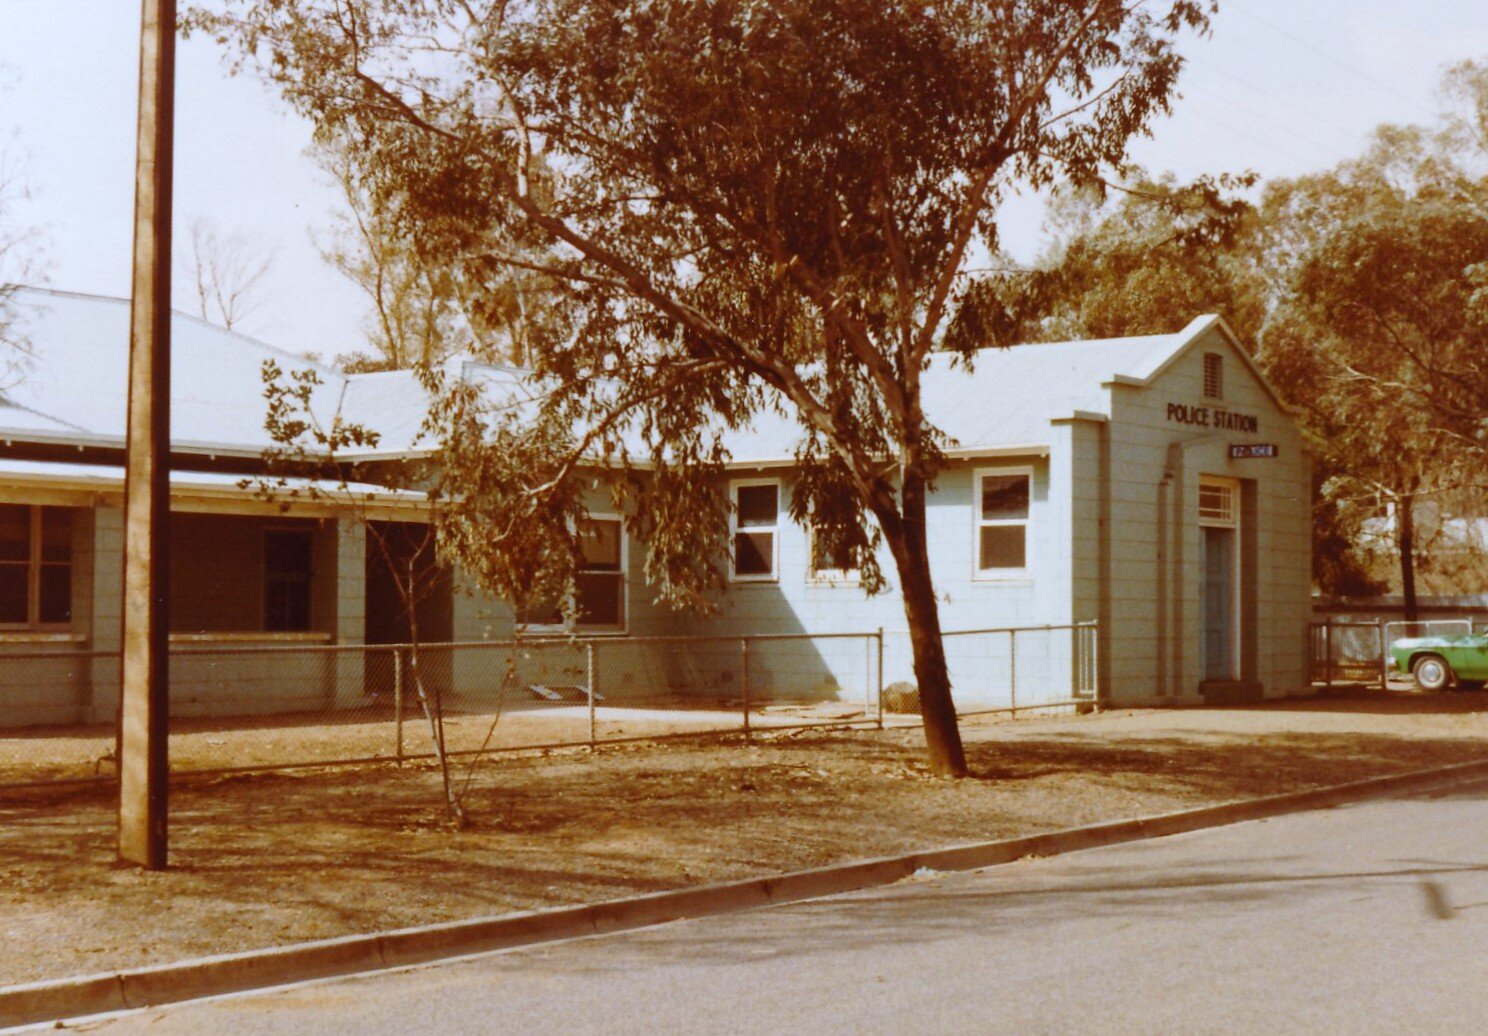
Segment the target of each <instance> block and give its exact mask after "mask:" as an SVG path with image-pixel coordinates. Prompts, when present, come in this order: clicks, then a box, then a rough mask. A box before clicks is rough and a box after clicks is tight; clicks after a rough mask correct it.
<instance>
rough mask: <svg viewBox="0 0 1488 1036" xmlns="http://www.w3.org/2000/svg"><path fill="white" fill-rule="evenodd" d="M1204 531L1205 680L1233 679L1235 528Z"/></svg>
mask: <svg viewBox="0 0 1488 1036" xmlns="http://www.w3.org/2000/svg"><path fill="white" fill-rule="evenodd" d="M1203 533H1204V679H1205V680H1233V679H1235V678H1236V675H1237V674H1236V672H1235V530H1234V529H1221V528H1214V527H1209V526H1206V527H1205V528H1204V529H1203Z"/></svg>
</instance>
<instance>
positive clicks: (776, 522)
mask: <svg viewBox="0 0 1488 1036" xmlns="http://www.w3.org/2000/svg"><path fill="white" fill-rule="evenodd" d="M729 554H730V555H731V558H730V574H731V576H732V577H733V579H734V581H735V582H740V583H764V582H774V581H775V580H777V579H779V578H780V480H779V479H778V478H767V479H766V478H760V479H747V480H744V481H739V482H732V483H730V484H729Z"/></svg>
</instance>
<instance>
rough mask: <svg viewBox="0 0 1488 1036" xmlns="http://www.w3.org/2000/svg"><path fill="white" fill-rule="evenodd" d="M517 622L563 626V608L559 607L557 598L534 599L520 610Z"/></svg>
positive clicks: (527, 624) (521, 623)
mask: <svg viewBox="0 0 1488 1036" xmlns="http://www.w3.org/2000/svg"><path fill="white" fill-rule="evenodd" d="M517 623H518V625H522V626H561V625H563V609H561V608H560V607H558V602H557V601H556V600H542V601H532V602H529V603H528V605H527V607H526V608H523V609H521V610H520V611H518V613H517Z"/></svg>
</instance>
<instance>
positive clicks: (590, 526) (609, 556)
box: [579, 518, 620, 572]
mask: <svg viewBox="0 0 1488 1036" xmlns="http://www.w3.org/2000/svg"><path fill="white" fill-rule="evenodd" d="M579 549H580V551H581V552H582V553H583V556H584V566H583V567H584V568H586V569H602V570H603V571H606V572H618V571H620V523H619V522H618V521H615V520H614V519H608V518H597V519H591V520H589V521H584V522H581V523H580V524H579Z"/></svg>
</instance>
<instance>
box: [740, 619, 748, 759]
mask: <svg viewBox="0 0 1488 1036" xmlns="http://www.w3.org/2000/svg"><path fill="white" fill-rule="evenodd" d="M739 693H740V695H741V697H742V698H743V701H744V736H745V737H746V738H747V737H749V638H748V637H740V638H739Z"/></svg>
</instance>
